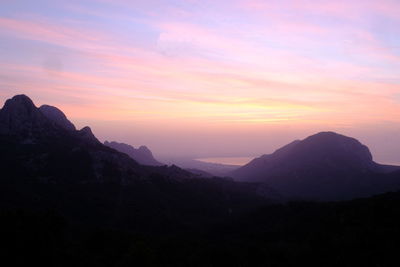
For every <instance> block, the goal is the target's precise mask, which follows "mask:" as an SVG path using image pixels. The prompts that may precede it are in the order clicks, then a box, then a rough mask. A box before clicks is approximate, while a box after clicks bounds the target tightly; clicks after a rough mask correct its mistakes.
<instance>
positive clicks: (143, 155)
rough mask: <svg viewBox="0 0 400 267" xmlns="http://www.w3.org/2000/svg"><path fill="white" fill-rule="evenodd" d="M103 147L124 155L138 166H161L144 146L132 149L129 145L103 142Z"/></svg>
mask: <svg viewBox="0 0 400 267" xmlns="http://www.w3.org/2000/svg"><path fill="white" fill-rule="evenodd" d="M104 145H106V146H108V147H111V148H113V149H115V150H118V151H119V152H122V153H125V154H127V155H128V156H130V157H131V158H133V159H134V160H136V161H137V162H139V163H140V164H143V165H150V166H163V165H165V164H162V163H161V162H158V161H157V160H156V159H155V158H154V156H153V153H152V152H151V151H150V149H148V148H147V147H146V146H140V147H139V148H134V147H133V146H131V145H127V144H124V143H118V142H115V141H112V142H108V141H105V142H104Z"/></svg>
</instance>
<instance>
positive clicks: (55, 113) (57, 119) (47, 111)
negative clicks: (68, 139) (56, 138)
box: [39, 105, 76, 131]
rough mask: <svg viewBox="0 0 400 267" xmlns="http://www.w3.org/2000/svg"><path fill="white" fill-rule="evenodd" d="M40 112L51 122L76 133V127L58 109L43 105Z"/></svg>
mask: <svg viewBox="0 0 400 267" xmlns="http://www.w3.org/2000/svg"><path fill="white" fill-rule="evenodd" d="M39 110H40V111H41V112H42V113H43V115H45V116H46V117H47V118H48V119H49V120H51V121H53V122H54V123H55V124H57V125H58V126H60V127H62V128H64V129H65V130H69V131H75V130H76V128H75V126H74V125H73V124H72V123H71V122H70V121H69V120H68V119H67V117H66V116H65V114H64V113H63V112H62V111H61V110H59V109H58V108H56V107H53V106H49V105H43V106H41V107H40V108H39Z"/></svg>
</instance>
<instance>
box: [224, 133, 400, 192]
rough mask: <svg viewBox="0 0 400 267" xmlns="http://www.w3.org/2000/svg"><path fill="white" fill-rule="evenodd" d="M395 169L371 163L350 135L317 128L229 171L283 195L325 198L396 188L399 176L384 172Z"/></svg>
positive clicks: (361, 145) (362, 147)
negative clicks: (269, 187) (302, 138)
mask: <svg viewBox="0 0 400 267" xmlns="http://www.w3.org/2000/svg"><path fill="white" fill-rule="evenodd" d="M398 169H399V168H398V167H396V166H385V165H380V164H378V163H375V162H374V161H373V159H372V155H371V153H370V151H369V149H368V147H366V146H365V145H363V144H361V143H360V142H359V141H358V140H356V139H354V138H351V137H347V136H344V135H340V134H337V133H334V132H321V133H318V134H315V135H312V136H309V137H307V138H306V139H304V140H302V141H299V140H296V141H294V142H292V143H290V144H288V145H286V146H284V147H282V148H280V149H278V150H276V151H275V152H274V153H272V154H270V155H263V156H261V157H259V158H256V159H254V160H252V161H251V162H249V163H248V164H246V165H244V166H242V167H241V168H239V169H237V170H235V171H233V172H232V173H231V175H232V176H233V177H234V178H236V179H238V180H243V181H258V182H265V183H267V184H268V185H270V186H272V187H273V188H275V189H276V190H278V191H279V192H281V193H282V194H284V195H286V196H290V197H301V198H317V199H327V200H330V199H342V198H353V197H356V196H358V197H359V196H366V195H371V194H374V193H379V192H384V191H386V190H390V189H393V188H396V187H397V188H399V187H398V186H399V185H400V176H399V177H398V178H396V177H392V176H388V175H387V173H388V172H391V171H395V170H398ZM393 186H394V187H393Z"/></svg>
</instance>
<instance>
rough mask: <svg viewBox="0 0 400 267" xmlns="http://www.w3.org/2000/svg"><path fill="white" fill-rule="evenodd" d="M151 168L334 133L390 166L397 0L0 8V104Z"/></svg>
mask: <svg viewBox="0 0 400 267" xmlns="http://www.w3.org/2000/svg"><path fill="white" fill-rule="evenodd" d="M15 94H26V95H28V96H29V97H31V98H32V99H33V101H34V102H35V103H36V105H37V106H40V105H42V104H50V105H53V106H57V107H58V108H60V109H62V110H63V111H64V112H65V113H66V115H67V116H68V118H69V119H70V120H71V121H72V122H73V123H74V124H75V125H76V126H77V127H79V128H80V127H84V126H86V125H89V126H90V127H91V128H92V130H93V131H94V133H95V135H96V136H97V137H98V138H99V139H100V140H101V141H104V140H115V141H120V142H125V143H128V144H131V145H133V146H139V145H147V146H148V147H149V148H150V149H151V150H152V151H153V153H154V154H155V155H156V156H159V157H168V156H177V157H178V156H182V157H218V156H241V157H246V156H259V155H262V154H267V153H271V152H273V151H274V150H275V149H277V148H279V147H280V146H282V145H284V144H286V143H288V142H291V141H292V140H294V139H303V138H305V137H307V136H308V135H311V134H314V133H317V132H319V131H336V132H339V133H342V134H345V135H348V136H352V137H355V138H357V139H359V140H360V141H361V142H362V143H364V144H366V145H368V146H369V147H370V149H371V152H372V153H373V155H374V159H375V160H377V161H378V162H383V163H398V164H400V1H399V0H375V1H372V0H352V1H348V0H347V1H342V0H335V1H331V0H313V1H311V0H292V1H288V0H286V1H284V0H280V1H273V0H269V1H267V0H264V1H262V0H218V1H215V0H214V1H210V0H186V1H179V0H168V1H167V0H146V1H136V0H131V1H128V0H69V1H55V0H51V1H50V0H35V1H25V0H0V100H1V102H4V101H5V100H6V99H8V98H10V97H12V96H13V95H15Z"/></svg>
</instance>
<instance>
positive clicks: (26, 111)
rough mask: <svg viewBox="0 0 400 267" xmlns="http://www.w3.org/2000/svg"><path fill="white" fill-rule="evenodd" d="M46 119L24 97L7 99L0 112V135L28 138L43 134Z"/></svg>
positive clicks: (47, 122)
mask: <svg viewBox="0 0 400 267" xmlns="http://www.w3.org/2000/svg"><path fill="white" fill-rule="evenodd" d="M48 124H49V121H48V120H47V118H46V117H45V116H44V115H43V114H42V113H41V112H40V111H39V109H38V108H37V107H36V106H35V105H34V104H33V102H32V100H31V99H30V98H29V97H27V96H26V95H16V96H14V97H13V98H11V99H8V100H7V101H6V103H5V104H4V107H3V108H2V109H1V110H0V133H2V134H9V135H20V136H24V137H30V136H33V135H35V134H40V133H43V131H44V128H45V127H46V126H47V125H48Z"/></svg>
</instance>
